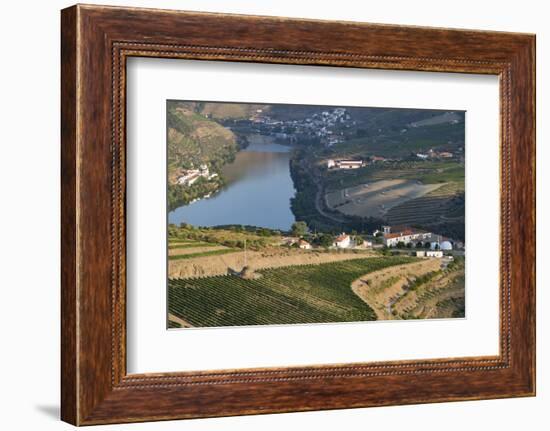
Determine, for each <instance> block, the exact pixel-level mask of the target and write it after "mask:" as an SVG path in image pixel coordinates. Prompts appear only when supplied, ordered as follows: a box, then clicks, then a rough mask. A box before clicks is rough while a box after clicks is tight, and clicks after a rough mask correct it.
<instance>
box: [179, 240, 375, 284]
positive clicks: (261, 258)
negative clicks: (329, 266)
mask: <svg viewBox="0 0 550 431" xmlns="http://www.w3.org/2000/svg"><path fill="white" fill-rule="evenodd" d="M195 250H196V249H195ZM371 256H376V254H375V253H373V252H371V251H361V252H336V251H335V252H321V251H314V250H296V249H287V248H282V247H272V248H266V249H264V250H261V251H248V252H247V253H246V266H249V267H250V268H252V270H258V269H264V268H278V267H283V266H291V265H315V264H320V263H326V262H337V261H342V260H350V259H363V258H365V257H371ZM244 266H245V254H244V252H243V251H238V252H235V253H227V254H224V255H219V256H202V257H197V258H190V259H183V260H175V261H172V260H171V261H169V264H168V277H169V278H191V277H208V276H212V275H226V274H228V273H230V272H231V271H238V272H240V271H241V270H242V269H243V267H244Z"/></svg>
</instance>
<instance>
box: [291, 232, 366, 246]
mask: <svg viewBox="0 0 550 431" xmlns="http://www.w3.org/2000/svg"><path fill="white" fill-rule="evenodd" d="M283 242H284V244H285V245H288V246H292V245H297V246H298V247H299V248H301V249H302V250H311V249H312V248H314V246H313V245H312V244H311V243H310V242H309V241H306V240H305V239H303V238H296V237H286V238H284V239H283ZM332 247H334V248H338V249H355V248H357V249H365V248H371V247H372V242H371V241H366V240H363V239H361V240H358V239H357V237H355V238H352V237H351V236H350V235H348V234H347V233H345V232H342V233H341V234H339V235H337V236H336V237H335V238H334V241H333V242H332Z"/></svg>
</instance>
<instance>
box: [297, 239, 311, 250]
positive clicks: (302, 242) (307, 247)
mask: <svg viewBox="0 0 550 431" xmlns="http://www.w3.org/2000/svg"><path fill="white" fill-rule="evenodd" d="M298 247H300V248H301V249H302V250H311V244H310V243H309V242H307V241H306V240H305V239H301V240H300V241H298Z"/></svg>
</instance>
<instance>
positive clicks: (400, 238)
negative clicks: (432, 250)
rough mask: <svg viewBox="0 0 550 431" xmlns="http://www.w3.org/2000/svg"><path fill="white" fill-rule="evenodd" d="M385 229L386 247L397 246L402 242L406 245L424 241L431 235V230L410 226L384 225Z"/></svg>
mask: <svg viewBox="0 0 550 431" xmlns="http://www.w3.org/2000/svg"><path fill="white" fill-rule="evenodd" d="M383 229H384V239H383V241H384V245H385V246H386V247H395V246H397V244H399V243H400V242H402V243H403V244H404V245H407V244H413V245H415V244H416V243H418V242H423V241H424V240H426V239H428V238H430V237H431V235H432V234H431V233H430V232H426V231H423V230H418V229H413V228H410V227H390V226H383Z"/></svg>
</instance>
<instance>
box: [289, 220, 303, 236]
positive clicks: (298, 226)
mask: <svg viewBox="0 0 550 431" xmlns="http://www.w3.org/2000/svg"><path fill="white" fill-rule="evenodd" d="M306 233H307V224H306V222H304V221H297V222H296V223H293V224H292V235H294V236H304V235H305V234H306Z"/></svg>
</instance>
